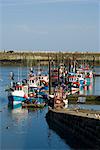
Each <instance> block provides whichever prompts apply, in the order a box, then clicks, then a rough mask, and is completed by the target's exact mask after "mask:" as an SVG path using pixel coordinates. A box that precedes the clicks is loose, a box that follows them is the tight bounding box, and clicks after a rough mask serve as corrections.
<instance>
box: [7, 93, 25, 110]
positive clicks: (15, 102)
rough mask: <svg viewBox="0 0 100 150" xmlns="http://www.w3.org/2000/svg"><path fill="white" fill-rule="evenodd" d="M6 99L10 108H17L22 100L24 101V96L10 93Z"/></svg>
mask: <svg viewBox="0 0 100 150" xmlns="http://www.w3.org/2000/svg"><path fill="white" fill-rule="evenodd" d="M8 100H9V102H8V106H10V107H11V108H18V107H21V105H22V102H24V101H25V100H26V98H24V97H20V96H13V95H10V96H8Z"/></svg>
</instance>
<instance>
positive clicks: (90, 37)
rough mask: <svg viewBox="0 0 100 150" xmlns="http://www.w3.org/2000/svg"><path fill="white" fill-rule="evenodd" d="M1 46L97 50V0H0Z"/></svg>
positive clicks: (99, 34) (99, 10) (99, 17)
mask: <svg viewBox="0 0 100 150" xmlns="http://www.w3.org/2000/svg"><path fill="white" fill-rule="evenodd" d="M0 10H1V12H0V49H1V50H4V49H8V50H10V49H13V50H14V49H16V50H31V51H32V50H43V51H44V50H53V51H57V50H58V51H61V50H62V51H96V52H99V50H100V42H99V41H100V29H99V28H100V27H99V26H100V0H0Z"/></svg>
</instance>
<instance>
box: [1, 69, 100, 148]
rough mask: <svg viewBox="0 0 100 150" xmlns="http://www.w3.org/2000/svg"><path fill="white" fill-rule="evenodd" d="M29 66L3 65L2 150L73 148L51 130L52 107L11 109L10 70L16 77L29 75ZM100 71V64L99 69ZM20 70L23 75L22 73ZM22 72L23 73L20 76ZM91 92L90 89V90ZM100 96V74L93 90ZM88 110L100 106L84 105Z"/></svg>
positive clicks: (99, 107)
mask: <svg viewBox="0 0 100 150" xmlns="http://www.w3.org/2000/svg"><path fill="white" fill-rule="evenodd" d="M26 69H27V68H26V67H24V68H23V69H21V70H19V68H18V67H1V68H0V77H1V80H0V118H1V119H0V146H1V147H0V149H2V150H14V149H16V150H17V149H18V150H24V149H27V150H30V149H46V150H47V149H54V150H55V149H66V150H71V149H72V148H71V147H70V145H68V144H67V143H66V142H65V141H64V140H63V139H62V138H61V137H59V135H57V133H56V132H54V131H53V130H52V129H49V126H48V124H47V122H46V119H45V115H46V113H47V111H48V108H47V107H46V108H44V109H41V110H26V109H21V108H19V109H14V110H11V109H8V106H7V104H8V100H7V93H6V92H5V88H6V86H7V85H8V84H9V83H10V80H9V72H11V71H13V72H14V73H15V78H16V79H18V78H22V79H23V78H24V77H26V76H27V71H26ZM96 70H97V72H100V67H97V68H96ZM19 72H20V74H19ZM18 74H19V76H18ZM87 93H88V94H89V92H88V91H87ZM90 94H93V95H100V77H95V79H94V83H93V88H92V90H91V92H90ZM80 107H84V109H85V108H86V109H94V110H100V105H82V106H81V105H80Z"/></svg>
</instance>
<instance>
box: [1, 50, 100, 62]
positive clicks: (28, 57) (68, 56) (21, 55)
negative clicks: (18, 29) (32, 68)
mask: <svg viewBox="0 0 100 150" xmlns="http://www.w3.org/2000/svg"><path fill="white" fill-rule="evenodd" d="M49 59H50V60H54V61H64V62H65V63H69V62H72V61H74V60H76V61H77V62H79V63H90V64H91V65H100V53H88V52H84V53H83V52H72V53H71V52H14V51H4V52H0V62H1V64H13V65H14V64H22V65H27V64H30V65H35V64H37V62H41V63H42V64H48V60H49Z"/></svg>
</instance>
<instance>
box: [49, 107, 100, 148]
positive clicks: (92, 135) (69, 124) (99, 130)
mask: <svg viewBox="0 0 100 150" xmlns="http://www.w3.org/2000/svg"><path fill="white" fill-rule="evenodd" d="M46 120H47V122H48V125H49V127H50V128H51V129H53V130H54V131H56V132H57V133H58V134H59V135H60V136H61V137H62V138H63V139H64V140H65V141H66V142H67V143H68V144H69V145H70V146H71V147H72V148H75V149H95V150H99V149H100V111H89V110H78V109H61V110H54V109H51V108H50V109H49V111H48V113H47V114H46Z"/></svg>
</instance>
